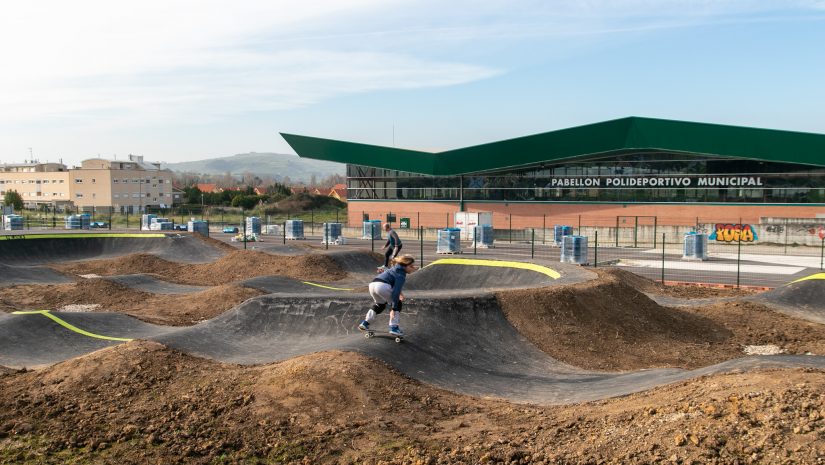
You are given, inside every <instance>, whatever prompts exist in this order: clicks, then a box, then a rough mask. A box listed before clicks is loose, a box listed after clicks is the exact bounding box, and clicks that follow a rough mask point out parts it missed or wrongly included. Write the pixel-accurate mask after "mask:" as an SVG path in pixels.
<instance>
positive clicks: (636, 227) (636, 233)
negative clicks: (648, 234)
mask: <svg viewBox="0 0 825 465" xmlns="http://www.w3.org/2000/svg"><path fill="white" fill-rule="evenodd" d="M637 247H639V217H638V216H637V217H636V220H635V222H634V223H633V248H634V249H635V248H637Z"/></svg>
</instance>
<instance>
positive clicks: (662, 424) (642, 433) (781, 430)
mask: <svg viewBox="0 0 825 465" xmlns="http://www.w3.org/2000/svg"><path fill="white" fill-rule="evenodd" d="M824 390H825V372H822V371H813V370H774V371H764V372H756V373H735V374H728V375H717V376H712V377H705V378H701V379H695V380H691V381H687V382H682V383H677V384H673V385H669V386H663V387H660V388H657V389H653V390H650V391H647V392H644V393H639V394H634V395H630V396H626V397H622V398H618V399H610V400H605V401H598V402H589V403H583V404H576V405H569V406H555V407H536V406H528V405H514V404H509V403H507V402H502V401H495V400H487V399H476V398H471V397H466V396H460V395H456V394H453V393H450V392H446V391H443V390H439V389H434V388H432V387H430V386H426V385H423V384H421V383H420V382H418V381H416V380H413V379H409V378H407V377H405V376H403V375H401V374H399V373H398V372H396V371H395V370H393V369H392V368H390V367H388V366H387V365H385V364H383V363H380V362H375V361H373V360H370V359H368V358H366V357H364V356H361V355H359V354H355V353H347V352H337V351H333V352H325V353H316V354H310V355H306V356H302V357H297V358H294V359H291V360H287V361H284V362H281V363H276V364H270V365H265V366H259V367H240V366H235V365H228V364H221V363H216V362H213V361H209V360H203V359H198V358H195V357H192V356H188V355H185V354H181V353H178V352H175V351H173V350H170V349H168V348H165V347H163V346H161V345H159V344H156V343H150V342H141V341H133V342H130V343H127V344H123V345H119V346H115V347H112V348H108V349H104V350H101V351H98V352H95V353H92V354H89V355H86V356H84V357H79V358H77V359H73V360H70V361H67V362H64V363H60V364H57V365H54V366H52V367H50V368H47V369H44V370H40V371H36V372H24V373H14V374H7V375H0V463H9V464H11V463H15V464H34V463H121V464H138V463H140V464H143V463H204V464H206V463H293V464H309V463H312V464H314V463H321V464H323V463H353V464H354V463H366V464H379V463H399V464H401V463H407V464H440V463H449V464H452V463H464V464H474V463H506V464H512V463H516V464H523V463H536V464H542V463H565V464H566V463H608V464H619V463H634V464H643V463H644V464H647V463H693V464H700V463H720V464H745V463H811V464H813V463H819V462H818V461H820V460H823V459H825V433H824V432H825V420H824V419H825V405H823V396H822V392H823V391H824Z"/></svg>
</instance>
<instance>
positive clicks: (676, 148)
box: [281, 116, 825, 176]
mask: <svg viewBox="0 0 825 465" xmlns="http://www.w3.org/2000/svg"><path fill="white" fill-rule="evenodd" d="M281 136H283V138H284V139H286V141H287V143H289V145H290V146H292V148H293V149H294V150H295V152H296V153H297V154H298V155H299V156H301V157H305V158H314V159H319V160H328V161H335V162H340V163H350V164H355V165H365V166H372V167H376V168H387V169H393V170H400V171H407V172H411V173H421V174H429V175H436V176H450V175H458V174H465V173H477V172H481V171H490V170H496V169H502V168H509V167H517V166H524V165H531V164H536V163H542V162H559V161H564V160H569V159H574V158H576V157H584V156H589V155H594V154H610V153H613V152H616V153H626V152H627V151H636V150H640V151H650V150H655V151H665V152H681V153H687V154H695V155H705V156H717V157H730V158H741V159H749V160H760V161H774V162H786V163H798V164H804V165H812V166H825V134H813V133H804V132H794V131H780V130H773V129H759V128H748V127H741V126H726V125H721V124H708V123H694V122H686V121H672V120H663V119H653V118H640V117H635V116H632V117H629V118H622V119H617V120H612V121H604V122H601V123H594V124H588V125H585V126H577V127H573V128H567V129H560V130H558V131H551V132H545V133H542V134H535V135H531V136H524V137H518V138H515V139H508V140H503V141H499V142H492V143H489V144H483V145H476V146H472V147H466V148H461V149H455V150H448V151H445V152H438V153H432V152H421V151H415V150H406V149H398V148H394V147H382V146H377V145H367V144H358V143H354V142H345V141H338V140H332V139H321V138H317V137H308V136H299V135H294V134H283V133H282V134H281Z"/></svg>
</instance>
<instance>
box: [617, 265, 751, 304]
mask: <svg viewBox="0 0 825 465" xmlns="http://www.w3.org/2000/svg"><path fill="white" fill-rule="evenodd" d="M601 271H602V272H604V273H607V274H610V275H613V276H615V277H616V279H618V280H620V281H622V282H624V283H626V284H628V285H630V286H632V287H634V288H636V289H638V290H639V291H641V292H644V293H646V294H661V295H666V296H670V297H679V298H683V299H700V298H709V297H743V296H748V295H752V294H755V293H758V292H761V291H758V290H754V289H744V288H740V289H735V288H723V287H707V286H700V285H689V284H680V285H664V284H662V283H660V282H658V281H653V280H652V279H648V278H645V277H644V276H639V275H637V274H636V273H633V272H631V271H627V270H622V269H619V268H603V269H602V270H601Z"/></svg>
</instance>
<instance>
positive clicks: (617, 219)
mask: <svg viewBox="0 0 825 465" xmlns="http://www.w3.org/2000/svg"><path fill="white" fill-rule="evenodd" d="M616 247H617V248H618V247H619V217H618V216H617V217H616Z"/></svg>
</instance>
